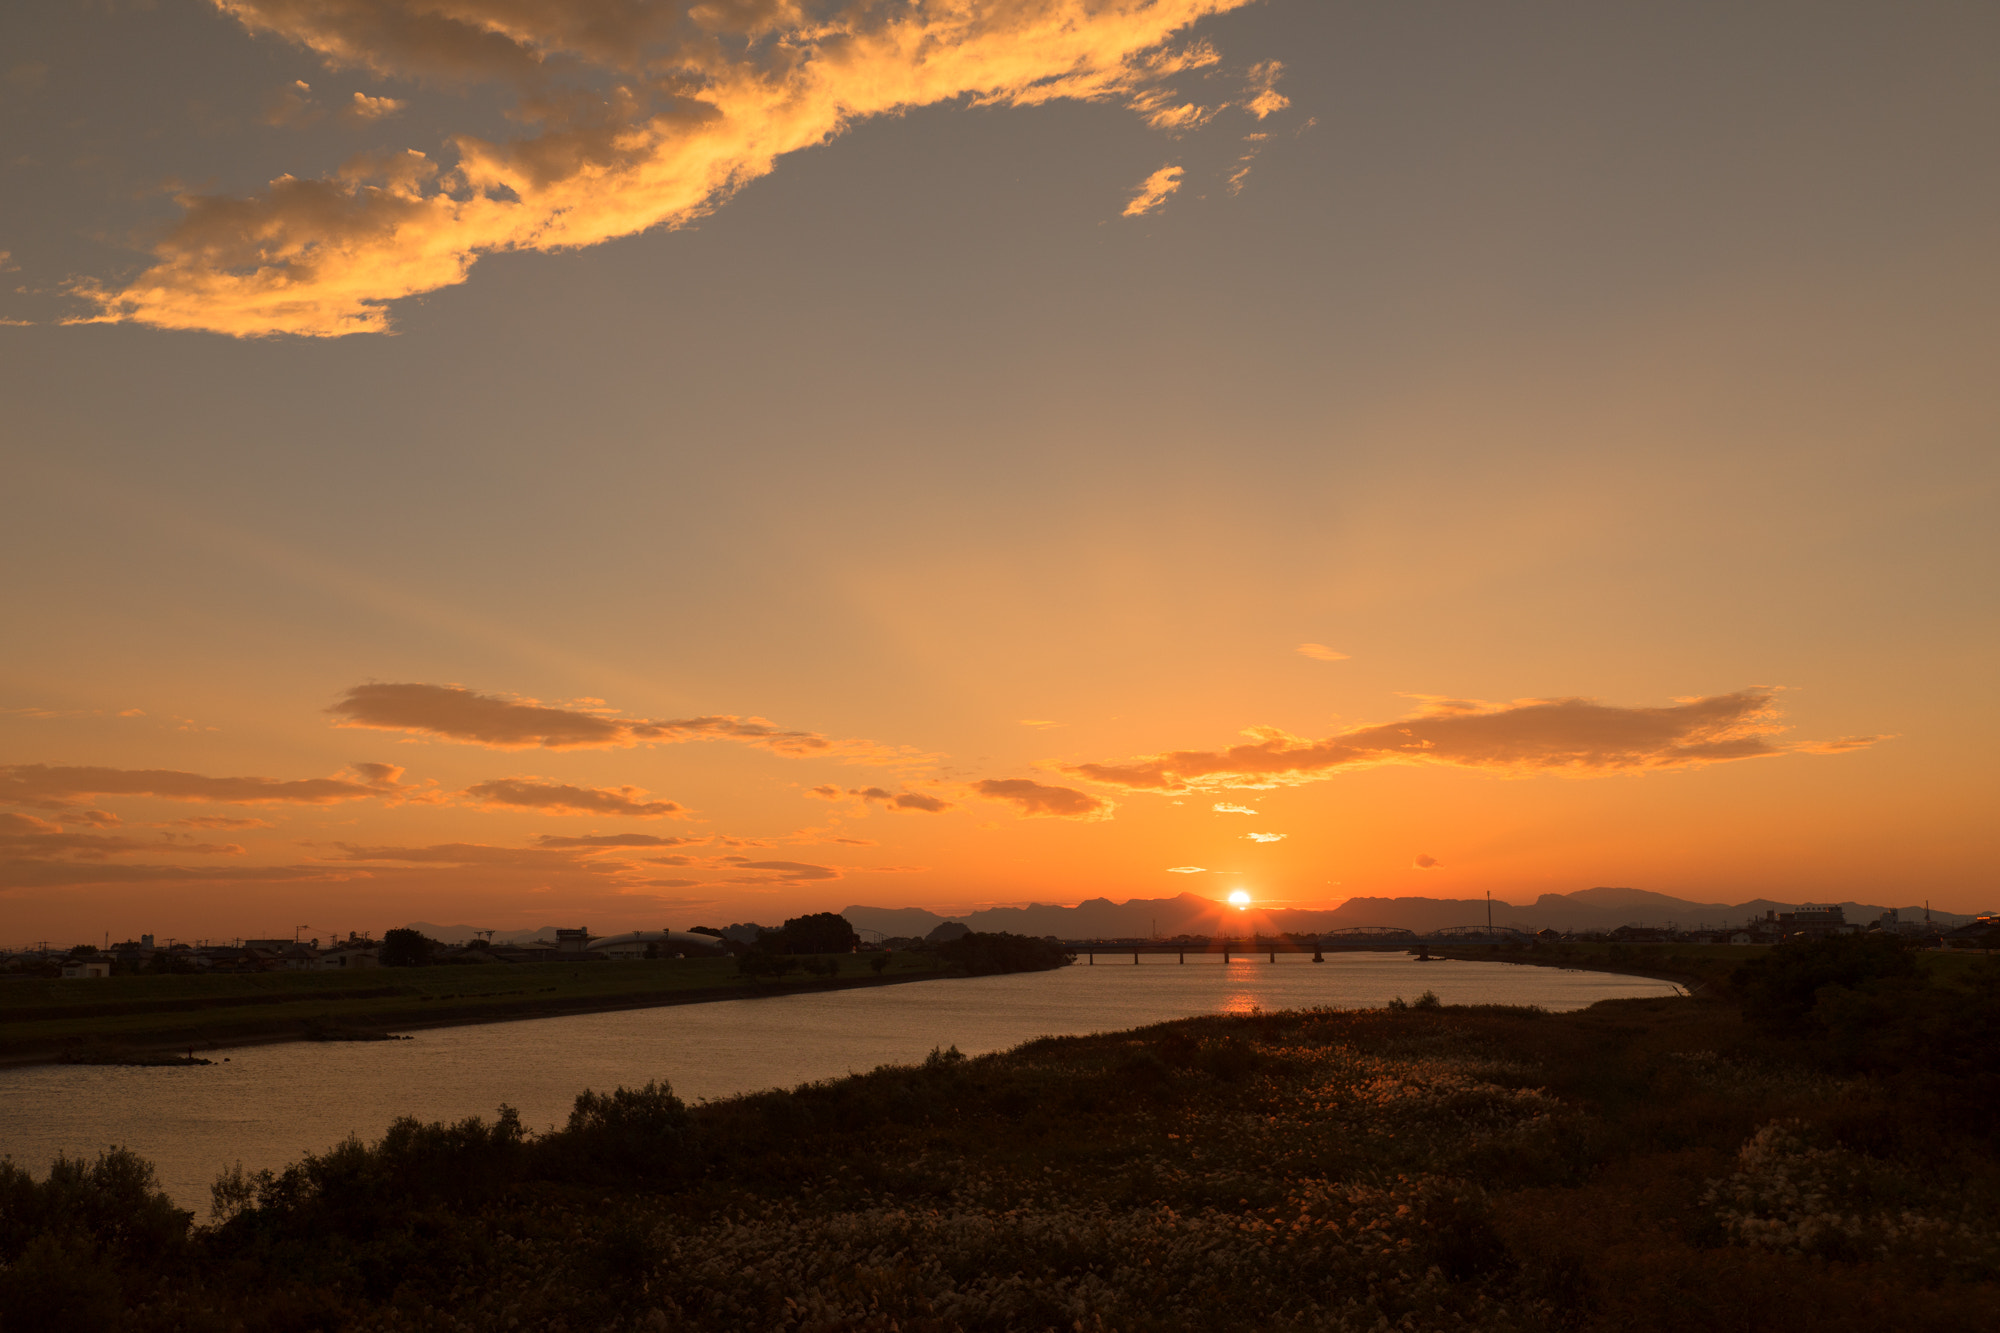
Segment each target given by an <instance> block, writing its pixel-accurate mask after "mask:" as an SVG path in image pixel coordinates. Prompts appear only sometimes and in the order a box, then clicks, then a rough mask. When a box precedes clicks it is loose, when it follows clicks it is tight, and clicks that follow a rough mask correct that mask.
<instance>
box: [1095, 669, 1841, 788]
mask: <svg viewBox="0 0 2000 1333" xmlns="http://www.w3.org/2000/svg"><path fill="white" fill-rule="evenodd" d="M1771 700H1772V691H1770V690H1760V689H1752V690H1741V691H1738V692H1736V693H1734V694H1718V695H1713V696H1711V697H1709V698H1704V699H1686V700H1682V701H1680V702H1678V703H1674V704H1671V705H1668V706H1666V707H1661V708H1624V707H1619V706H1616V705H1612V704H1602V703H1598V702H1597V701H1596V700H1593V699H1522V700H1516V701H1515V702H1513V703H1508V704H1492V703H1481V702H1477V701H1470V700H1460V699H1432V700H1428V701H1426V703H1425V705H1424V706H1423V708H1421V709H1420V710H1418V712H1416V713H1415V714H1414V715H1412V716H1410V717H1408V718H1405V719H1403V720H1402V721H1400V722H1390V723H1385V724H1383V725H1381V726H1373V727H1357V728H1354V729H1353V730H1350V731H1343V732H1339V733H1336V734H1335V735H1332V736H1329V737H1326V738H1325V739H1323V740H1309V739H1306V738H1304V737H1300V736H1294V735H1291V734H1290V733H1288V732H1285V731H1282V730H1280V729H1278V728H1276V727H1255V728H1252V729H1250V730H1249V731H1247V732H1245V733H1244V734H1245V735H1248V736H1250V737H1252V738H1253V740H1252V742H1251V743H1250V744H1248V745H1238V746H1233V747H1231V748H1230V749H1227V750H1175V751H1172V752H1170V753H1167V754H1158V755H1151V756H1148V757H1145V758H1142V759H1135V760H1132V761H1130V762H1127V763H1122V764H1076V765H1071V766H1067V767H1065V768H1064V770H1063V771H1064V772H1067V773H1070V774H1073V775H1074V776H1076V777H1080V778H1083V779H1086V780H1087V781H1090V782H1098V783H1102V784H1104V785H1106V786H1110V787H1122V788H1125V789H1127V790H1131V791H1162V792H1179V791H1186V790H1189V789H1206V788H1239V789H1241V788H1248V789H1261V788H1269V787H1284V786H1296V785H1298V784H1301V783H1307V782H1318V781H1321V780H1323V779H1325V778H1328V777H1331V776H1333V775H1334V774H1336V773H1341V772H1345V771H1347V770H1350V769H1356V768H1369V767H1374V766H1377V765H1380V764H1444V765H1449V766H1452V767H1458V768H1473V769H1483V770H1486V771H1488V772H1494V773H1504V774H1529V773H1561V774H1568V775H1572V776H1596V775H1601V774H1610V773H1632V772H1642V771H1646V770H1650V769H1661V768H1688V767H1694V766H1698V765H1702V764H1715V763H1724V762H1727V761H1730V760H1737V759H1757V758H1764V757H1768V756H1771V755H1777V754H1782V753H1784V752H1785V747H1781V746H1778V745H1776V744H1774V743H1773V742H1772V740H1771V737H1772V736H1774V735H1775V734H1777V733H1779V732H1781V731H1783V730H1784V729H1785V728H1784V726H1783V724H1781V723H1780V722H1779V721H1778V720H1777V710H1776V708H1774V707H1773V705H1772V702H1771ZM1792 748H1803V747H1792Z"/></svg>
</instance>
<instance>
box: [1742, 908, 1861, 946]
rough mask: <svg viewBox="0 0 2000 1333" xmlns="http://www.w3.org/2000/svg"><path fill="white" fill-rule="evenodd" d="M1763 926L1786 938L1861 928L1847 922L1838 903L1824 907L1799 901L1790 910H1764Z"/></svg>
mask: <svg viewBox="0 0 2000 1333" xmlns="http://www.w3.org/2000/svg"><path fill="white" fill-rule="evenodd" d="M1764 928H1765V929H1766V930H1770V931H1775V932H1776V933H1777V934H1779V935H1782V936H1784V937H1786V938H1787V939H1789V938H1791V937H1792V936H1795V935H1803V936H1805V937H1807V938H1808V939H1817V938H1819V937H1820V936H1822V935H1852V934H1855V933H1857V932H1859V931H1860V929H1861V927H1859V926H1853V925H1849V924H1848V922H1847V916H1846V914H1845V913H1844V912H1843V911H1842V910H1841V907H1840V904H1838V903H1831V904H1828V905H1827V906H1824V907H1815V906H1814V905H1813V904H1811V903H1800V904H1799V906H1798V907H1797V908H1796V909H1795V910H1793V911H1790V912H1780V911H1776V910H1772V911H1769V912H1766V913H1764Z"/></svg>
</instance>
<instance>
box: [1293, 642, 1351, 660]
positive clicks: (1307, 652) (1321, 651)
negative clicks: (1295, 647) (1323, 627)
mask: <svg viewBox="0 0 2000 1333" xmlns="http://www.w3.org/2000/svg"><path fill="white" fill-rule="evenodd" d="M1299 653H1300V654H1301V655H1302V656H1305V657H1310V658H1312V659H1313V660H1315V661H1319V662H1345V661H1346V660H1347V658H1348V655H1347V654H1346V653H1343V652H1339V651H1337V650H1335V649H1332V648H1329V647H1327V646H1326V645H1325V644H1323V643H1302V644H1300V645H1299Z"/></svg>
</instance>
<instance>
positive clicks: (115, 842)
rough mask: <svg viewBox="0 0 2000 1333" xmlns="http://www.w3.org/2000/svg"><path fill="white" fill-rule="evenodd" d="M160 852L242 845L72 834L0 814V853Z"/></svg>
mask: <svg viewBox="0 0 2000 1333" xmlns="http://www.w3.org/2000/svg"><path fill="white" fill-rule="evenodd" d="M160 853H175V854H194V855H200V856H241V855H243V848H241V847H239V846H237V845H236V844H235V843H233V842H230V843H212V842H194V841H191V840H189V839H187V838H186V837H184V836H183V837H178V838H177V837H175V836H174V835H172V834H162V835H161V836H159V837H156V838H134V837H130V836H128V835H125V834H106V833H73V832H69V831H67V830H66V829H64V828H63V826H62V825H60V824H57V823H54V822H53V821H50V820H46V819H37V818H35V816H33V815H17V814H0V854H11V855H14V856H21V857H33V858H44V857H74V858H76V859H78V860H84V861H100V860H103V859H104V858H106V857H111V856H131V855H135V854H136V855H158V854H160Z"/></svg>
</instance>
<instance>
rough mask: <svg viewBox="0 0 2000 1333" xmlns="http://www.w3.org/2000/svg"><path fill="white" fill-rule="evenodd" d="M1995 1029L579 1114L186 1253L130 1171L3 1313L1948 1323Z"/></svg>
mask: <svg viewBox="0 0 2000 1333" xmlns="http://www.w3.org/2000/svg"><path fill="white" fill-rule="evenodd" d="M1996 997H2000V970H1996V971H1994V973H1993V975H1992V976H1987V975H1985V974H1984V973H1982V974H1979V975H1976V976H1974V977H1972V978H1970V979H1969V981H1968V984H1965V985H1950V986H1941V985H1940V984H1938V983H1937V982H1936V981H1935V980H1934V979H1932V978H1928V977H1926V976H1925V975H1924V974H1923V973H1922V971H1921V969H1920V968H1919V967H1918V966H1917V965H1916V963H1915V962H1914V961H1913V960H1911V959H1909V958H1908V957H1906V956H1900V955H1895V954H1885V953H1882V952H1880V951H1876V952H1869V951H1868V950H1866V949H1861V948H1858V947H1857V948H1852V949H1850V948H1848V947H1847V946H1839V947H1837V948H1833V949H1831V950H1829V951H1821V952H1812V951H1805V952H1800V953H1797V954H1792V955H1784V956H1781V957H1777V958H1776V959H1775V961H1774V963H1773V964H1772V965H1770V966H1767V967H1765V968H1763V970H1762V971H1760V972H1757V973H1755V974H1752V975H1749V976H1746V977H1744V978H1741V979H1739V982H1738V984H1737V986H1736V988H1735V990H1734V992H1733V995H1732V996H1731V997H1727V998H1725V997H1722V996H1719V995H1716V996H1710V997H1708V998H1699V997H1697V998H1680V999H1645V1000H1620V1001H1609V1002H1606V1003H1602V1004H1599V1005H1596V1006H1594V1007H1592V1008H1590V1009H1587V1010H1583V1011H1580V1012H1577V1013H1570V1014H1560V1015H1551V1014H1545V1013H1542V1012H1539V1011H1535V1010H1522V1009H1504V1008H1448V1007H1441V1006H1438V1005H1437V1004H1436V1003H1435V1001H1431V1000H1428V999H1419V1000H1417V1001H1415V1002H1412V1003H1410V1004H1407V1005H1404V1006H1403V1007H1400V1008H1395V1009H1389V1010H1373V1011H1354V1012H1336V1011H1316V1012H1310V1013H1284V1014H1259V1015H1249V1016H1242V1017H1211V1018H1201V1019H1191V1020H1186V1021H1182V1022H1176V1023H1167V1024H1162V1025H1159V1026H1155V1027H1151V1028H1146V1029H1142V1030H1140V1031H1136V1032H1130V1033H1118V1034H1110V1035H1101V1036H1093V1037H1083V1038H1064V1039H1046V1040H1042V1041H1037V1042H1032V1043H1029V1044H1028V1045H1026V1046H1023V1047H1021V1048H1019V1049H1017V1050H1014V1051H1012V1052H1008V1053H1005V1054H1000V1055H994V1056H987V1057H982V1058H979V1059H973V1060H966V1059H962V1058H959V1057H958V1056H957V1054H956V1053H955V1052H943V1053H939V1054H935V1055H934V1056H933V1058H932V1059H931V1060H930V1061H928V1062H927V1063H926V1064H924V1065H923V1066H921V1067H915V1068H884V1069H879V1070H876V1071H875V1072H873V1073H870V1074H866V1075H860V1076H856V1077H852V1078H846V1079H841V1080H837V1081H833V1082H829V1083H824V1084H817V1085H810V1086H806V1087H802V1088H799V1089H796V1090H793V1091H789V1092H771V1093H764V1094H759V1095H755V1096H749V1097H740V1098H734V1099H731V1100H727V1101H722V1102H715V1103H704V1104H701V1105H698V1106H694V1107H685V1106H683V1105H681V1104H680V1103H679V1102H678V1101H677V1100H676V1099H675V1098H673V1096H672V1095H671V1093H670V1092H669V1091H667V1090H666V1089H665V1088H663V1087H648V1088H644V1089H639V1090H634V1091H629V1092H628V1091H624V1090H620V1091H619V1092H618V1093H616V1094H614V1095H597V1094H587V1095H585V1096H582V1097H580V1098H579V1099H578V1103H577V1109H576V1112H575V1114H574V1115H573V1116H572V1117H571V1119H570V1122H569V1124H568V1126H567V1127H566V1128H564V1129H562V1130H560V1131H557V1132H553V1133H550V1134H546V1135H540V1136H536V1135H531V1134H527V1133H525V1132H524V1131H523V1129H522V1127H521V1125H520V1123H519V1121H518V1119H517V1118H515V1117H513V1116H512V1115H511V1114H510V1113H506V1112H504V1111H503V1112H502V1113H501V1114H500V1116H499V1117H498V1118H497V1119H495V1120H493V1121H488V1122H480V1121H467V1122H464V1123H461V1124H458V1125H430V1126H425V1125H419V1124H417V1123H415V1122H402V1123H400V1124H398V1125H397V1126H395V1127H394V1128H393V1129H392V1130H391V1131H390V1133H389V1134H388V1136H387V1137H386V1138H385V1139H384V1140H383V1141H382V1142H381V1143H379V1144H376V1145H373V1146H364V1145H361V1144H358V1143H351V1144H349V1145H347V1146H345V1147H343V1148H339V1149H335V1150H333V1151H331V1152H329V1153H327V1154H325V1155H324V1156H321V1157H317V1158H309V1159H307V1160H305V1161H304V1162H301V1163H300V1164H298V1165H297V1166H295V1167H293V1168H291V1169H289V1170H287V1171H285V1172H283V1173H279V1174H276V1175H271V1174H266V1175H264V1176H262V1177H261V1178H255V1177H253V1178H242V1177H240V1176H239V1177H237V1178H235V1179H228V1180H224V1181H222V1182H219V1185H218V1189H217V1192H216V1203H217V1209H216V1213H215V1216H214V1218H213V1219H211V1220H210V1221H209V1223H208V1224H206V1225H202V1226H197V1227H195V1228H193V1229H192V1230H190V1229H188V1227H187V1224H186V1220H185V1215H184V1214H176V1213H175V1212H174V1211H173V1210H172V1208H171V1205H169V1204H167V1203H166V1202H165V1200H164V1199H161V1198H158V1197H157V1196H150V1195H149V1191H148V1189H147V1187H146V1168H145V1167H144V1165H143V1164H142V1163H137V1162H136V1161H134V1160H132V1159H130V1158H127V1157H124V1156H121V1155H115V1154H114V1155H112V1156H109V1157H107V1158H105V1159H102V1160H100V1161H99V1162H98V1163H97V1164H96V1165H95V1166H89V1165H86V1164H81V1163H72V1164H66V1165H63V1166H60V1167H59V1168H58V1170H57V1171H56V1172H55V1173H54V1174H53V1175H52V1177H51V1179H50V1180H49V1182H47V1183H42V1184H38V1183H36V1182H33V1181H30V1180H29V1179H28V1178H27V1177H26V1176H25V1175H23V1174H22V1173H20V1172H18V1171H10V1170H8V1169H7V1168H4V1167H0V1323H4V1324H5V1326H6V1327H7V1328H8V1329H9V1330H10V1331H11V1330H13V1329H16V1328H19V1329H33V1328H42V1327H48V1328H54V1327H92V1328H103V1329H125V1330H131V1331H132V1333H153V1331H154V1330H159V1331H160V1333H166V1330H186V1331H187V1333H199V1331H201V1330H209V1329H214V1330H223V1329H245V1330H258V1329H271V1330H277V1329H324V1330H336V1329H338V1330H349V1329H352V1330H383V1331H385V1333H386V1331H388V1330H412V1331H415V1330H424V1331H425V1333H430V1331H432V1330H465V1331H467V1333H471V1331H473V1330H479V1331H482V1333H483V1331H484V1330H503V1329H523V1328H533V1329H538V1330H551V1331H554V1333H568V1331H576V1333H580V1331H581V1330H663V1329H687V1330H714V1331H715V1333H723V1331H724V1330H742V1331H744V1333H750V1331H753V1330H754V1331H759V1333H761V1331H762V1330H788V1331H790V1333H806V1331H807V1330H814V1331H819V1330H836V1329H838V1330H857V1331H863V1330H866V1331H871V1333H888V1331H889V1330H900V1331H902V1333H950V1331H956V1330H993V1333H1003V1331H1006V1333H1012V1331H1013V1330H1040V1329H1051V1330H1057V1329H1059V1330H1070V1329H1076V1328H1082V1329H1130V1330H1158V1331H1159V1333H1169V1331H1173V1333H1179V1331H1181V1330H1188V1329H1203V1330H1209V1329H1214V1330H1244V1331H1245V1333H1248V1331H1249V1330H1259V1331H1260V1333H1261V1330H1270V1329H1356V1330H1359V1329H1374V1328H1381V1327H1392V1328H1396V1329H1404V1330H1432V1329H1436V1330H1443V1329H1465V1328H1476V1329H1488V1330H1516V1329H1519V1330H1530V1329H1536V1330H1539V1329H1588V1330H1606V1331H1607V1333H1609V1331H1611V1330H1617V1331H1619V1333H1628V1331H1629V1333H1650V1331H1652V1330H1658V1333H1692V1331H1694V1330H1710V1329H1713V1330H1724V1329H1730V1330H1736V1329H1758V1330H1791V1329H1800V1330H1804V1329H1812V1330H1856V1331H1857V1333H1859V1331H1860V1330H1868V1333H1874V1331H1875V1330H1879V1329H1883V1328H1895V1329H1899V1330H1925V1329H1939V1330H1945V1329H1950V1330H1954V1333H1956V1331H1957V1330H1962V1329H1965V1328H1971V1327H1983V1326H1985V1323H1986V1321H1987V1320H1988V1319H1990V1318H1991V1317H1992V1310H1993V1309H1994V1308H1995V1302H1996V1299H2000V1285H1996V1279H2000V1162H1997V1161H1996V1155H1995V1149H1996V1137H1995V1136H1996V1127H1995V1124H1994V1122H1993V1118H1992V1115H1991V1112H1990V1107H1991V1104H1992V1101H1993V1098H1994V1094H1995V1091H1996V1087H1997V1086H2000V1083H1997V1082H1996V1080H2000V1067H1997V1066H1996V1060H1995V1057H1994V1049H1995V1043H1994V1038H1995V1036H1996V1035H2000V1022H1997V1021H1996V1019H1997V1018H2000V999H1997V998H1996ZM1884 1006H1890V1008H1886V1009H1885V1008H1884ZM1885 1035H1886V1037H1887V1040H1886V1041H1885V1040H1883V1037H1884V1036H1885ZM9 1320H11V1322H8V1321H9Z"/></svg>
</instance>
